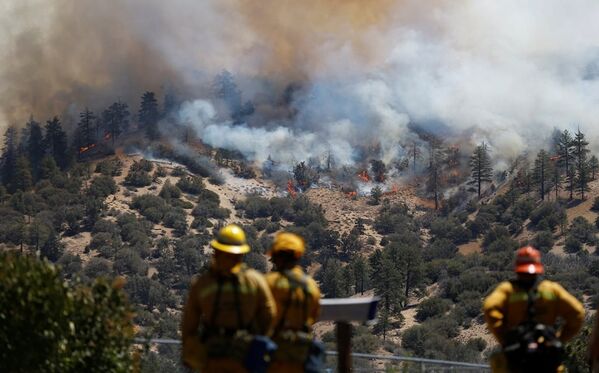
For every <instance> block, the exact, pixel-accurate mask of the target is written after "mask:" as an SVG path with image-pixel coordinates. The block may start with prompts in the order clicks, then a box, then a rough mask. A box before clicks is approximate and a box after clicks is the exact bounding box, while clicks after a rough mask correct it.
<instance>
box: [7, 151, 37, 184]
mask: <svg viewBox="0 0 599 373" xmlns="http://www.w3.org/2000/svg"><path fill="white" fill-rule="evenodd" d="M32 186H33V178H32V177H31V170H30V167H29V162H28V161H27V158H25V157H24V156H20V157H19V158H17V162H16V168H15V176H14V180H13V187H12V189H13V190H22V191H23V192H26V191H27V190H29V189H31V187H32Z"/></svg>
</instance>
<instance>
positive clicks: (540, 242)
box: [531, 231, 555, 253]
mask: <svg viewBox="0 0 599 373" xmlns="http://www.w3.org/2000/svg"><path fill="white" fill-rule="evenodd" d="M554 243H555V240H554V239H553V233H551V232H550V231H541V232H539V233H537V235H536V236H535V237H534V238H533V239H532V242H531V244H532V246H534V247H535V248H537V249H539V250H541V251H542V252H544V253H546V252H549V251H550V250H551V249H552V248H553V245H554Z"/></svg>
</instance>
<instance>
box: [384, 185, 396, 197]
mask: <svg viewBox="0 0 599 373" xmlns="http://www.w3.org/2000/svg"><path fill="white" fill-rule="evenodd" d="M398 192H399V185H397V184H393V185H392V186H391V189H390V190H389V191H387V192H386V193H384V194H385V195H391V194H397V193H398Z"/></svg>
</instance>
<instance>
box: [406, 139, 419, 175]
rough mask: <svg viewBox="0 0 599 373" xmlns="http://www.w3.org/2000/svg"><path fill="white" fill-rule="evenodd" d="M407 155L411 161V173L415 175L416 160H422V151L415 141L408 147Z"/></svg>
mask: <svg viewBox="0 0 599 373" xmlns="http://www.w3.org/2000/svg"><path fill="white" fill-rule="evenodd" d="M409 153H410V158H411V159H412V171H413V172H414V173H416V160H417V159H420V158H422V151H421V150H420V147H419V146H418V144H417V143H416V141H414V142H413V143H412V144H411V145H410V148H409Z"/></svg>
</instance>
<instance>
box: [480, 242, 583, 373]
mask: <svg viewBox="0 0 599 373" xmlns="http://www.w3.org/2000/svg"><path fill="white" fill-rule="evenodd" d="M514 272H515V273H516V278H515V279H514V280H510V281H504V282H502V283H500V284H499V285H498V286H497V287H496V288H495V289H494V290H493V292H491V294H489V296H488V297H487V298H486V299H485V301H484V304H483V312H484V315H485V321H486V322H487V326H488V328H489V330H490V331H491V333H493V335H494V336H495V338H496V339H497V341H498V342H499V344H500V345H501V352H499V353H497V354H495V355H493V356H491V368H492V370H493V372H511V373H514V372H562V371H564V368H563V366H562V365H561V361H562V355H563V343H565V342H566V341H568V340H570V339H571V338H572V337H574V336H575V335H576V333H578V331H579V330H580V328H581V326H582V323H583V321H584V308H583V306H582V304H581V303H580V302H579V301H578V300H577V299H576V298H574V297H573V296H572V295H571V294H570V293H568V292H567V291H566V290H565V289H564V288H563V287H562V286H561V285H559V284H558V283H556V282H553V281H549V280H544V279H541V278H540V275H542V274H543V273H544V268H543V264H542V263H541V253H540V252H539V251H538V250H537V249H535V248H533V247H532V246H525V247H523V248H521V249H519V250H518V251H517V252H516V260H515V265H514ZM558 318H559V319H561V320H563V322H562V325H561V327H560V328H559V329H556V325H555V324H556V321H557V319H558Z"/></svg>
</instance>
